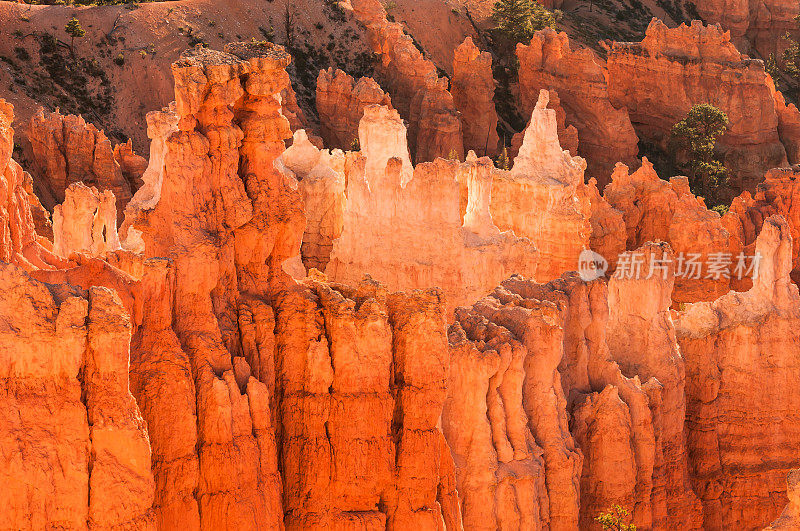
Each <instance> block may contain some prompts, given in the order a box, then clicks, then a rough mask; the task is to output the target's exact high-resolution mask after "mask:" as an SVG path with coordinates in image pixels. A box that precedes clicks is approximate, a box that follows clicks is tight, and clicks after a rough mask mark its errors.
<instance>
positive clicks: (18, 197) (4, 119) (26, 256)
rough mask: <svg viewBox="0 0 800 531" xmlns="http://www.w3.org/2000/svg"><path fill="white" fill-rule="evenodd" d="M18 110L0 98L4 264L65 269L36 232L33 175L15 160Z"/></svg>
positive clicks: (0, 208) (1, 249)
mask: <svg viewBox="0 0 800 531" xmlns="http://www.w3.org/2000/svg"><path fill="white" fill-rule="evenodd" d="M13 121H14V109H13V107H12V106H11V105H10V104H8V103H6V102H5V101H4V100H2V99H0V185H2V186H0V261H2V262H5V263H12V264H16V265H18V266H20V267H22V268H23V269H25V270H26V271H32V270H34V269H39V268H44V269H53V268H55V267H63V266H65V265H66V261H65V260H63V259H61V258H60V257H58V256H57V255H55V254H53V252H52V244H51V243H50V242H49V241H47V240H46V239H45V238H43V237H42V236H39V235H38V234H37V233H36V223H35V220H34V217H33V214H32V210H31V205H32V204H33V205H35V204H38V201H34V200H33V199H32V198H31V193H32V192H31V191H30V176H29V175H27V174H26V173H25V172H24V171H23V170H22V167H21V166H20V165H19V164H17V162H16V161H15V160H14V159H12V158H11V153H12V151H13V149H14V130H13V129H12V128H11V123H12V122H13Z"/></svg>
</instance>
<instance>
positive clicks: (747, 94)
mask: <svg viewBox="0 0 800 531" xmlns="http://www.w3.org/2000/svg"><path fill="white" fill-rule="evenodd" d="M767 80H768V77H767V76H766V74H765V72H764V64H763V63H762V62H760V61H756V60H753V59H750V58H749V57H747V56H746V55H742V54H741V53H740V52H739V51H738V50H737V49H736V47H735V46H734V44H733V43H732V42H731V37H730V33H729V32H726V31H723V30H722V28H721V27H720V26H718V25H711V26H704V25H703V24H702V23H701V22H700V21H694V22H692V25H691V26H686V25H684V24H681V26H679V27H677V28H667V26H666V25H664V23H663V22H661V21H660V20H658V19H653V20H652V21H651V22H650V25H649V26H648V28H647V31H646V33H645V37H644V39H643V40H642V42H641V43H619V42H615V43H613V45H612V47H611V49H610V51H609V54H608V92H609V97H610V99H611V102H612V103H613V104H614V105H618V106H624V107H627V109H628V112H629V113H630V118H631V121H632V122H633V124H634V126H635V127H636V130H637V133H638V134H639V136H640V137H641V138H642V139H644V140H647V141H649V142H655V143H660V144H662V145H664V146H666V143H667V141H668V140H669V136H670V131H671V130H672V126H673V125H675V124H676V123H677V122H679V121H680V120H682V119H683V118H685V117H686V114H687V113H688V112H689V110H690V109H691V108H692V106H693V105H696V104H700V103H710V104H712V105H714V106H715V107H717V108H719V109H720V110H722V111H723V112H724V113H725V114H726V115H727V116H728V119H729V120H730V126H729V129H728V132H727V133H726V134H725V135H724V136H722V137H721V138H720V139H719V140H718V142H717V147H718V149H719V150H720V152H721V154H722V160H723V162H724V164H725V166H726V167H727V168H728V169H729V171H730V175H729V186H728V187H729V189H730V193H729V195H730V197H727V198H726V199H732V197H734V196H735V195H736V194H738V193H741V192H742V191H744V190H750V191H753V190H754V189H755V186H756V184H757V183H758V182H759V181H760V180H761V178H762V177H763V173H764V171H766V170H768V169H770V168H774V167H778V166H784V165H786V163H787V159H786V149H785V148H784V146H783V144H782V143H781V139H780V136H779V134H778V115H777V113H776V110H775V102H774V98H773V96H772V93H771V92H770V84H771V82H768V81H767ZM581 141H583V139H581Z"/></svg>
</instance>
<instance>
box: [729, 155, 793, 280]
mask: <svg viewBox="0 0 800 531" xmlns="http://www.w3.org/2000/svg"><path fill="white" fill-rule="evenodd" d="M799 178H800V171H799V170H798V169H797V168H794V169H790V168H780V169H777V168H776V169H773V170H770V171H768V172H767V174H766V175H765V177H764V182H762V183H761V184H759V185H758V188H757V189H756V193H755V195H754V196H752V195H750V193H749V192H745V193H743V194H742V195H741V196H739V197H737V198H736V199H734V200H733V203H731V207H730V210H729V211H728V214H726V215H725V217H724V218H723V222H724V223H725V225H726V227H727V228H728V231H729V232H730V233H731V234H732V235H733V236H734V237H735V238H736V239H738V240H739V241H741V242H742V246H743V248H744V250H745V254H747V255H749V256H752V255H753V254H754V252H755V244H756V239H757V237H758V235H759V234H760V233H761V230H762V228H763V226H764V222H765V221H766V220H767V219H768V218H769V217H770V216H772V215H774V214H778V215H780V216H782V217H783V218H784V219H785V220H786V221H787V223H788V224H789V233H790V234H791V235H792V269H791V277H792V279H793V280H794V281H795V282H796V283H797V282H799V281H800V202H799V201H798V199H797V198H798V194H800V181H799V180H798V179H799Z"/></svg>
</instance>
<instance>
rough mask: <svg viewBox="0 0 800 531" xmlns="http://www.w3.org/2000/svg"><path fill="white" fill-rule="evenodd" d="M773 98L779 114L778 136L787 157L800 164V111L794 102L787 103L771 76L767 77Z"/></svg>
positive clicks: (793, 162) (792, 162)
mask: <svg viewBox="0 0 800 531" xmlns="http://www.w3.org/2000/svg"><path fill="white" fill-rule="evenodd" d="M767 85H768V86H769V89H770V92H771V93H772V98H773V100H774V101H775V112H776V113H777V114H778V136H780V139H781V142H782V143H783V146H784V147H785V148H786V158H787V159H789V163H790V164H800V111H798V110H797V106H795V104H794V103H790V104H789V105H786V100H785V99H784V97H783V94H781V92H780V91H779V90H775V85H774V84H773V82H772V79H771V78H768V79H767Z"/></svg>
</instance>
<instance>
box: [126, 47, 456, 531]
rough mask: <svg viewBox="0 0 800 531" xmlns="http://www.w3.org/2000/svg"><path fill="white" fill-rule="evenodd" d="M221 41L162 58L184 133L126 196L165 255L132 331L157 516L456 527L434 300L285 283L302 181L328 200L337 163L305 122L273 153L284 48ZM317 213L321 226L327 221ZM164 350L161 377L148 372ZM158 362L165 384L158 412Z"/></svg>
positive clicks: (297, 234) (278, 133)
mask: <svg viewBox="0 0 800 531" xmlns="http://www.w3.org/2000/svg"><path fill="white" fill-rule="evenodd" d="M226 50H227V51H226V52H225V53H222V52H215V51H211V50H208V49H204V48H198V49H194V50H191V51H189V52H187V53H185V54H184V55H183V57H182V59H181V60H180V61H178V62H177V63H176V64H175V66H174V72H175V77H176V100H177V105H176V112H177V114H178V117H179V120H178V129H179V130H178V131H175V132H172V133H170V134H169V135H168V136H167V138H166V140H165V143H164V147H165V152H164V157H163V160H164V163H163V171H160V170H161V169H160V168H159V167H157V166H156V167H154V169H155V170H156V171H157V172H159V175H161V181H160V190H159V191H157V193H156V196H157V197H158V200H157V202H155V203H154V204H152V203H146V202H143V204H147V205H148V206H149V208H142V209H141V210H139V211H136V212H132V211H130V210H129V215H130V216H132V217H133V218H134V219H135V221H134V222H133V223H132V224H131V227H130V229H129V231H130V230H137V231H140V232H141V239H142V241H143V242H144V249H145V252H146V254H148V255H150V256H160V255H166V256H168V257H169V258H170V259H171V261H172V264H173V265H172V266H168V265H167V264H166V263H165V262H163V261H162V262H158V261H155V262H154V261H153V260H151V261H148V262H147V263H146V266H147V267H146V268H145V273H144V276H143V280H142V283H143V287H142V289H143V291H144V292H145V293H159V294H160V296H159V297H160V298H161V299H165V300H168V301H173V302H172V303H171V309H170V308H169V306H167V305H166V303H162V304H160V305H159V304H155V302H153V303H151V304H149V305H146V306H145V307H144V310H143V314H144V320H143V325H142V326H141V327H140V329H139V332H138V333H137V335H136V337H135V348H136V349H137V354H136V357H135V359H136V364H135V371H134V374H135V377H134V381H135V382H136V385H135V390H136V391H135V392H136V393H137V396H138V397H140V399H141V400H142V401H143V402H144V404H145V405H144V406H143V410H144V411H145V416H146V417H147V418H148V419H152V422H153V423H154V425H156V426H158V433H157V434H156V433H155V430H154V434H153V438H154V441H155V442H154V443H153V445H154V446H153V447H154V456H156V460H155V461H154V474H155V476H156V478H157V481H159V484H164V485H165V487H164V489H163V490H161V491H159V492H158V493H157V496H156V509H157V511H158V518H159V521H160V522H162V523H165V525H166V524H167V523H172V522H175V521H181V522H189V523H190V524H191V525H192V526H195V525H199V527H200V528H208V529H224V528H231V527H241V526H244V527H253V528H265V529H280V528H282V527H284V526H285V528H287V529H307V528H309V527H350V526H353V525H361V526H365V527H367V528H372V527H374V526H379V527H382V528H383V527H388V528H390V529H436V528H447V529H456V530H457V529H461V517H460V511H459V506H458V499H457V495H456V492H455V487H454V485H455V479H454V476H453V474H454V472H453V465H452V461H451V458H450V456H449V451H448V450H447V446H446V444H445V443H444V438H443V436H442V434H441V432H440V431H439V429H438V428H437V422H438V419H439V416H440V413H441V408H442V404H443V402H444V398H445V386H446V375H447V370H448V359H447V350H446V343H445V341H446V338H445V327H444V308H443V304H442V302H441V295H440V294H439V293H438V292H418V293H412V294H408V295H403V294H392V295H388V294H387V291H386V290H385V289H384V288H381V287H379V286H378V285H376V284H374V283H366V284H363V285H361V286H360V287H358V288H346V287H343V286H337V287H335V288H332V287H329V286H328V285H327V284H324V283H321V282H318V281H312V280H309V281H307V284H306V285H298V284H296V283H294V282H293V281H292V280H291V278H290V276H289V275H288V274H287V270H289V271H294V269H293V268H294V267H295V266H299V265H300V264H299V253H300V242H301V237H302V235H303V229H304V225H305V221H306V218H305V216H304V214H303V210H302V207H303V203H304V197H303V195H304V194H306V197H305V199H309V203H310V202H311V198H314V197H316V198H317V199H318V200H319V201H321V202H323V199H325V197H326V194H328V193H329V192H331V190H332V188H330V185H336V184H337V183H338V185H340V186H343V180H341V181H339V179H341V177H340V176H338V175H336V174H335V172H334V174H331V173H330V172H332V171H333V170H332V169H331V167H332V166H337V164H339V165H340V166H337V167H340V171H344V170H343V168H344V159H343V154H341V152H334V153H333V154H330V153H328V152H327V151H320V150H318V149H317V148H316V147H314V146H312V145H311V144H310V143H309V141H308V139H307V138H306V137H305V135H304V133H302V132H300V131H298V132H297V133H296V134H295V136H294V142H293V144H292V147H291V148H289V149H288V150H286V151H284V147H283V141H284V139H286V138H287V137H288V136H289V135H290V132H289V127H288V121H287V120H286V119H285V118H284V117H283V116H282V115H281V114H280V100H279V99H278V97H277V95H278V94H279V92H280V91H281V87H282V86H284V85H285V83H288V76H287V75H286V72H285V70H284V68H285V66H286V65H288V62H289V56H288V54H286V53H285V52H284V51H283V49H282V48H280V47H278V46H273V45H259V44H243V43H239V44H233V45H229V46H228V47H227V48H226ZM231 109H232V112H231ZM161 117H162V118H164V117H167V116H164V115H162V116H161ZM154 120H155V118H154ZM152 136H154V141H155V138H159V135H152ZM367 143H368V142H365V144H367ZM367 151H369V150H367ZM281 153H283V154H282V155H281ZM279 156H280V159H279ZM237 162H239V163H238V164H237ZM407 164H408V166H409V167H410V161H408V162H407ZM329 180H330V181H333V182H328V181H329ZM298 181H299V182H298ZM316 181H320V182H319V183H317V182H316ZM152 182H153V188H154V190H153V192H156V190H155V188H156V186H155V185H156V182H157V180H155V179H154V180H153V181H152ZM304 182H306V184H305V185H304V184H303V183H304ZM326 183H327V184H326ZM455 186H457V183H456V185H455ZM187 190H190V191H191V194H190V196H189V199H188V200H187V198H186V195H185V194H186V191H187ZM457 190H458V189H457V188H456V193H457ZM318 192H319V194H318V195H316V196H315V194H317V193H318ZM336 194H339V197H340V198H341V192H336V193H335V194H332V195H336ZM150 205H152V206H150ZM455 205H456V208H458V200H457V196H456V201H455ZM311 210H315V211H317V212H320V213H322V212H323V210H322V209H320V210H316V209H311ZM326 215H327V214H326ZM309 219H312V220H313V219H314V218H313V217H310V218H309ZM315 222H316V223H318V227H324V228H326V229H327V228H328V226H327V225H325V223H328V222H329V218H326V217H322V218H318V219H316V221H315ZM320 234H322V233H321V232H320ZM317 235H319V234H317ZM300 267H301V269H302V266H300ZM173 275H174V281H173V280H171V279H172V278H173ZM161 341H163V342H164V344H165V348H163V349H159V350H158V351H156V352H153V351H152V347H151V345H154V344H157V343H158V342H161ZM167 364H169V375H167V374H165V375H163V376H160V377H158V378H152V375H154V374H156V373H158V371H160V370H161V369H160V368H161V367H165V368H166V366H167ZM167 376H170V377H171V378H175V379H176V380H177V381H178V382H179V384H178V388H177V389H178V394H177V395H176V396H177V399H176V401H175V407H174V409H173V410H172V411H169V412H167V409H168V408H169V407H170V406H171V405H172V401H168V400H167V399H166V398H165V396H164V391H163V390H164V388H165V386H166V385H168V384H167ZM194 404H196V408H195V407H194ZM195 415H196V426H197V427H196V431H195V430H192V428H191V425H192V423H193V420H194V418H195ZM172 424H174V427H173V426H172ZM231 470H235V471H237V473H236V474H231V473H230V471H231ZM173 483H174V485H175V487H174V488H173V487H171V485H173Z"/></svg>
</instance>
